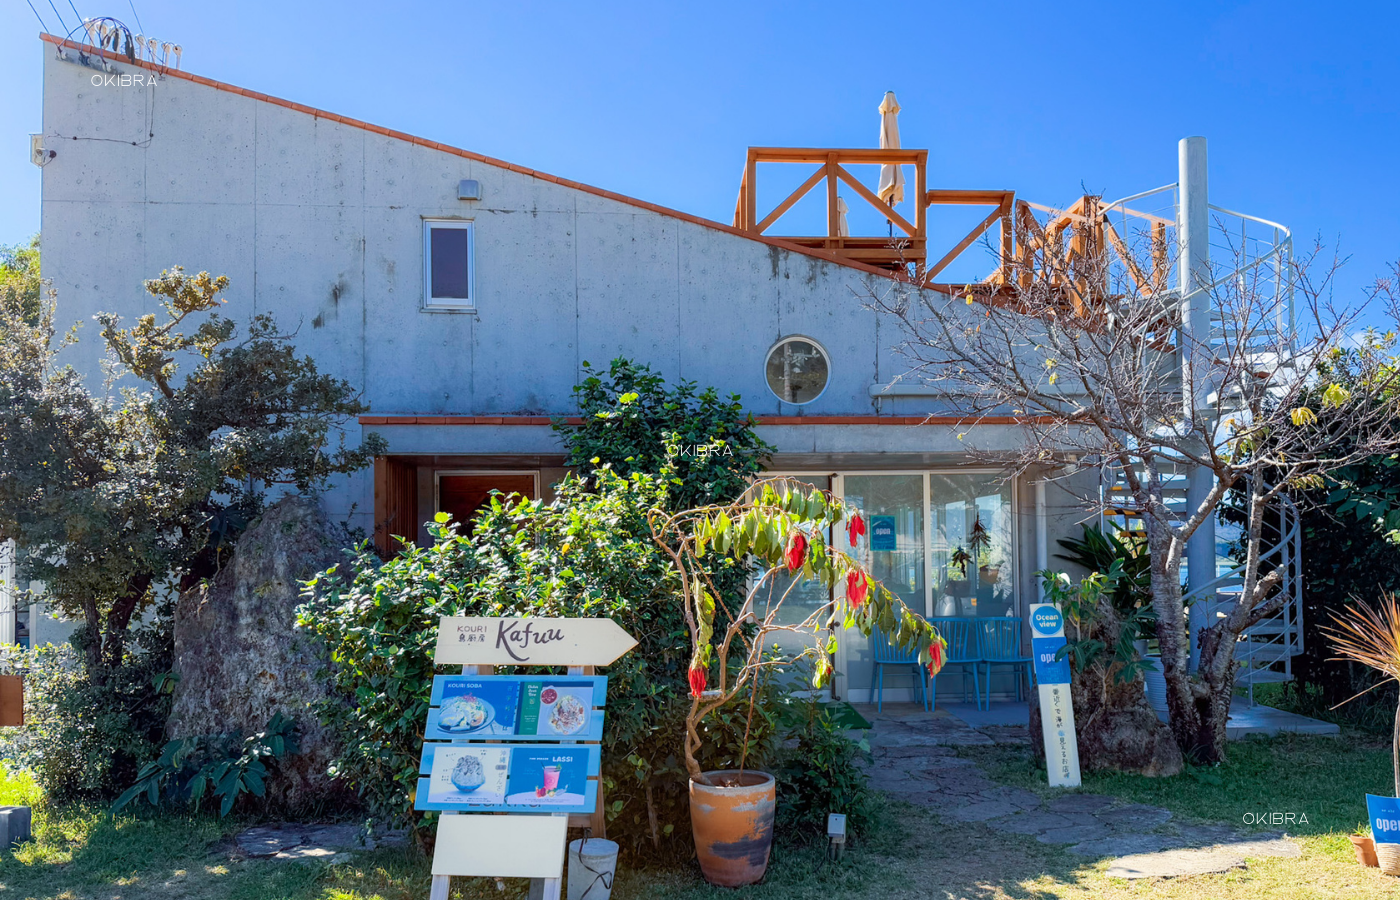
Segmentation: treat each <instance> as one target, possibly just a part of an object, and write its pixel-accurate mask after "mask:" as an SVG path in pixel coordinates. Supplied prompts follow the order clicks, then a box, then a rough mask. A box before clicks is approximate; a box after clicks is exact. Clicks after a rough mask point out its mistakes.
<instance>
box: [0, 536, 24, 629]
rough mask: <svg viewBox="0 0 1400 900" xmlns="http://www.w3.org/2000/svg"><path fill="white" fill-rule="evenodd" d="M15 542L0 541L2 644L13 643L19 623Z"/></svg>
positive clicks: (0, 619) (0, 620)
mask: <svg viewBox="0 0 1400 900" xmlns="http://www.w3.org/2000/svg"><path fill="white" fill-rule="evenodd" d="M16 580H17V577H16V574H15V542H14V541H0V644H13V643H14V642H15V640H16V636H17V632H18V631H19V625H18V615H17V611H18V609H19V606H18V597H17V596H16V594H17V593H18V590H17V585H16V583H15V582H16Z"/></svg>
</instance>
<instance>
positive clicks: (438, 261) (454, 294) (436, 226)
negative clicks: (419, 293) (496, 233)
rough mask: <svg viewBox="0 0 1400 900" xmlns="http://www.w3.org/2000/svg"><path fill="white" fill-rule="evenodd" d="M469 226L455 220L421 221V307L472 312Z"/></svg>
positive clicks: (466, 223)
mask: <svg viewBox="0 0 1400 900" xmlns="http://www.w3.org/2000/svg"><path fill="white" fill-rule="evenodd" d="M472 238H473V228H472V223H471V222H466V221H462V220H458V219H452V220H433V219H425V220H424V221H423V307H424V308H425V309H472V308H473V307H474V306H475V305H476V298H475V297H474V296H473V292H472V282H473V276H474V275H475V272H474V271H473V268H474V267H473V261H472V255H473V254H472V249H473V247H472V244H473V240H472Z"/></svg>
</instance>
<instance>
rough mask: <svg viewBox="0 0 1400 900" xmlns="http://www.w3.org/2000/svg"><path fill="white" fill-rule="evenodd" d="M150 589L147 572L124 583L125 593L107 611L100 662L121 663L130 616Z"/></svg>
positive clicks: (112, 665) (149, 575)
mask: <svg viewBox="0 0 1400 900" xmlns="http://www.w3.org/2000/svg"><path fill="white" fill-rule="evenodd" d="M150 589H151V574H150V573H149V572H147V573H143V574H141V575H136V576H133V577H132V578H131V579H130V580H128V581H127V583H126V593H125V594H123V595H122V597H121V598H120V599H118V600H117V602H116V603H113V604H112V609H111V610H110V611H109V612H108V613H107V628H106V632H105V634H103V636H102V663H103V664H105V665H107V666H109V667H111V668H116V667H117V666H120V665H121V664H122V655H123V651H125V649H126V636H127V632H128V630H129V629H130V627H131V617H132V616H133V615H134V614H135V613H136V609H137V607H139V606H140V605H141V601H142V600H144V599H145V598H146V593H147V592H148V591H149V590H150Z"/></svg>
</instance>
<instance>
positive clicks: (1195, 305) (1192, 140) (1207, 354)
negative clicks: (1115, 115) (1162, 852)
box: [1177, 137, 1215, 671]
mask: <svg viewBox="0 0 1400 900" xmlns="http://www.w3.org/2000/svg"><path fill="white" fill-rule="evenodd" d="M1177 164H1178V180H1177V192H1178V195H1179V197H1180V200H1179V201H1178V207H1177V240H1178V242H1179V244H1180V246H1179V252H1180V257H1179V259H1178V260H1177V272H1178V275H1179V284H1180V290H1181V298H1182V306H1183V309H1182V325H1183V328H1182V331H1183V335H1182V337H1183V340H1182V352H1181V377H1182V389H1181V394H1182V401H1183V403H1184V404H1185V410H1184V413H1185V416H1186V420H1187V421H1188V422H1195V421H1196V418H1197V414H1198V413H1201V412H1206V411H1207V410H1209V408H1210V400H1209V396H1210V393H1211V376H1210V368H1211V350H1210V341H1211V329H1212V326H1211V294H1210V291H1209V290H1208V288H1209V287H1210V283H1211V281H1212V278H1211V267H1210V206H1209V202H1210V201H1209V193H1208V191H1207V187H1206V139H1205V138H1203V137H1188V138H1182V139H1181V142H1180V143H1179V144H1178V145H1177ZM1207 415H1209V413H1208V412H1207ZM1213 486H1214V475H1213V474H1212V473H1211V472H1210V471H1209V470H1207V469H1203V468H1199V467H1198V468H1193V469H1192V470H1191V471H1189V472H1188V473H1187V475H1186V508H1187V510H1188V511H1194V510H1196V509H1198V508H1200V505H1201V503H1202V502H1203V501H1204V500H1205V498H1206V497H1207V495H1209V494H1210V491H1211V488H1212V487H1213ZM1188 514H1189V513H1188ZM1186 565H1187V577H1188V579H1189V588H1188V590H1194V589H1197V588H1199V587H1201V586H1203V585H1205V584H1206V583H1208V582H1210V581H1213V580H1214V579H1215V519H1214V518H1211V519H1209V520H1208V521H1206V522H1204V523H1202V525H1201V527H1200V528H1198V529H1196V533H1195V534H1193V535H1192V536H1191V539H1190V540H1189V541H1187V543H1186ZM1197 599H1198V602H1197V603H1196V605H1195V606H1193V607H1192V609H1191V618H1190V626H1189V627H1190V631H1191V668H1192V670H1193V671H1194V670H1195V668H1196V664H1197V663H1198V661H1199V658H1200V655H1199V648H1198V647H1197V639H1196V636H1197V634H1198V633H1199V632H1200V630H1201V629H1203V628H1205V627H1207V626H1208V625H1209V624H1210V618H1211V614H1212V610H1211V601H1213V600H1214V597H1213V596H1212V597H1207V598H1197Z"/></svg>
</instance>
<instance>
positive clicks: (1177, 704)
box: [1146, 518, 1201, 756]
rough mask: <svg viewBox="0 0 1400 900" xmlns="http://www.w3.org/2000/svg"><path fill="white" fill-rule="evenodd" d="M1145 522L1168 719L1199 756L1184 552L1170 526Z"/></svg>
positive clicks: (1184, 745)
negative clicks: (1183, 577) (1176, 544)
mask: <svg viewBox="0 0 1400 900" xmlns="http://www.w3.org/2000/svg"><path fill="white" fill-rule="evenodd" d="M1146 524H1147V541H1148V550H1149V554H1150V557H1151V574H1152V608H1153V609H1154V610H1155V611H1156V613H1157V643H1158V646H1159V647H1160V648H1161V651H1162V677H1163V679H1164V680H1165V681H1166V683H1167V712H1168V722H1169V724H1170V725H1171V730H1172V735H1173V736H1174V737H1175V738H1176V743H1177V746H1178V747H1179V748H1180V749H1181V751H1182V753H1185V754H1190V755H1192V756H1196V755H1197V754H1198V752H1199V750H1198V748H1199V745H1200V737H1201V710H1200V707H1199V705H1198V704H1197V702H1196V688H1195V685H1194V683H1193V681H1192V678H1191V641H1190V638H1189V632H1188V630H1187V623H1186V607H1185V602H1184V599H1183V597H1182V595H1181V554H1180V552H1179V549H1178V548H1176V547H1174V546H1173V542H1174V541H1176V540H1177V537H1176V535H1175V534H1173V533H1172V532H1171V530H1170V529H1169V528H1167V527H1166V526H1163V525H1161V524H1159V523H1157V522H1155V521H1153V520H1152V519H1151V518H1148V519H1147V521H1146ZM1173 551H1176V552H1173Z"/></svg>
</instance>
